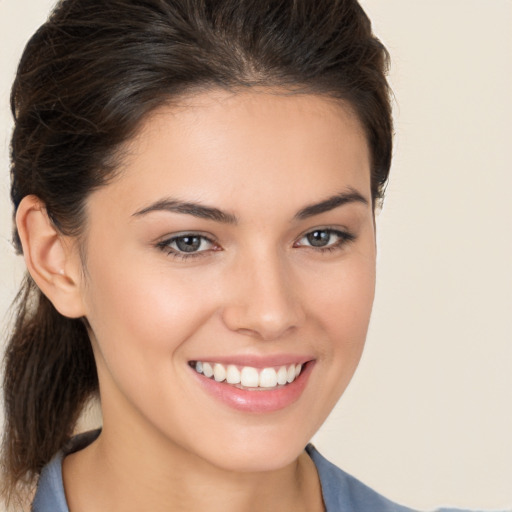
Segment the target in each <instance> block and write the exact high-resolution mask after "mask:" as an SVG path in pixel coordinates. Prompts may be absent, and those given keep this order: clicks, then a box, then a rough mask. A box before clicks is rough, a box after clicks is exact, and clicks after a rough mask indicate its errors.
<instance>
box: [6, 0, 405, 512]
mask: <svg viewBox="0 0 512 512" xmlns="http://www.w3.org/2000/svg"><path fill="white" fill-rule="evenodd" d="M386 63H387V55H386V51H385V49H384V48H383V47H382V45H381V44H380V43H379V41H378V40H377V39H376V38H375V37H374V36H373V35H372V33H371V27H370V23H369V21H368V19H367V17H366V16H365V14H364V13H363V11H362V10H361V8H360V7H359V5H358V4H357V3H356V2H353V1H339V2H332V1H326V2H318V1H316V2H291V1H290V2H285V1H276V2H251V1H234V0H231V1H229V0H225V1H215V2H205V1H186V0H183V1H177V2H171V1H168V0H165V1H164V0H148V1H147V2H140V3H139V2H137V3H135V2H133V1H128V0H112V1H109V2H105V1H104V0H101V1H100V0H97V1H96V0H87V1H85V0H68V1H63V2H61V3H60V4H58V6H57V8H56V9H55V11H54V12H53V14H52V16H51V17H50V19H49V21H48V23H46V24H45V25H43V27H41V29H40V30H39V31H38V32H37V33H36V34H35V35H34V37H33V38H32V40H31V41H30V43H29V44H28V46H27V49H26V51H25V53H24V56H23V58H22V61H21V63H20V67H19V71H18V75H17V78H16V81H15V84H14V87H13V95H12V99H13V111H14V115H15V118H16V127H15V131H14V134H13V140H12V147H13V151H12V162H13V166H12V199H13V203H14V206H15V215H16V230H15V241H16V243H17V246H18V249H19V250H20V251H22V252H23V254H24V257H25V261H26V263H27V268H28V271H29V274H30V277H29V278H27V280H26V282H25V284H24V288H23V290H22V291H21V293H20V295H19V299H18V307H19V313H18V317H17V323H16V329H15V332H14V334H13V336H12V339H11V340H10V344H9V346H8V349H7V358H6V371H5V382H4V389H5V403H6V409H7V433H6V437H5V456H4V459H5V467H6V483H7V485H6V494H7V495H13V493H14V491H15V489H16V487H17V486H19V484H20V483H21V482H23V483H28V484H29V485H30V484H31V483H34V482H35V481H36V479H37V477H38V475H39V474H41V476H40V478H39V482H38V489H37V493H36V497H35V499H34V503H33V509H34V510H36V511H47V510H52V511H55V510H59V511H67V510H70V511H72V512H73V511H78V510H84V511H88V510H91V511H92V510H141V509H148V510H154V511H158V510H169V509H171V510H199V509H204V508H206V507H207V508H208V509H210V510H216V509H219V510H220V509H222V510H231V509H232V510H292V509H293V510H299V511H300V510H304V511H306V510H307V511H320V510H327V511H334V510H356V511H359V510H360V511H363V510H364V511H366V510H396V511H401V510H403V511H405V510H408V509H405V508H404V507H400V506H398V505H394V504H392V503H391V502H389V501H388V500H386V499H385V498H382V497H381V496H379V495H378V494H376V493H374V492H373V491H371V490H370V489H368V488H367V487H365V486H364V485H363V484H360V483H359V482H357V481H356V480H354V479H353V478H351V477H349V476H348V475H346V474H344V473H343V472H341V470H338V469H337V468H335V467H333V466H331V465H330V464H329V463H328V462H327V461H326V460H325V459H323V458H322V456H321V455H320V454H319V453H318V452H316V450H315V449H314V448H313V447H311V446H308V447H307V448H306V450H305V449H304V448H305V446H306V445H307V443H308V441H309V440H310V438H311V436H312V435H313V434H314V432H316V430H317V429H318V428H319V426H320V425H321V424H322V422H323V421H324V420H325V418H326V416H327V415H328V414H329V412H330V411H331V409H332V407H333V406H334V404H335V403H336V401H337V400H338V399H339V397H340V396H341V394H342V393H343V391H344V389H345V388H346V386H347V385H348V382H349V381H350V378H351V376H352V375H353V372H354V371H355V368H356V366H357V363H358V361H359V358H360V355H361V352H362V349H363V345H364V340H365V336H366V330H367V326H368V321H369V316H370V311H371V305H372V300H373V291H374V282H375V226H374V211H375V208H376V206H377V205H378V203H379V201H380V199H381V198H382V193H383V188H384V185H385V183H386V180H387V175H388V172H389V165H390V158H391V135H392V123H391V118H390V105H389V90H388V86H387V83H386V79H385V71H386ZM97 393H99V397H100V400H101V407H102V416H103V426H102V430H101V432H99V431H97V432H93V433H89V434H86V435H85V436H81V437H75V438H72V439H71V440H70V437H71V436H72V433H73V430H74V426H75V423H76V420H77V418H78V416H79V414H80V412H81V410H82V408H83V406H84V405H85V404H86V402H87V401H88V400H89V399H90V398H91V397H93V396H95V395H96V394H97Z"/></svg>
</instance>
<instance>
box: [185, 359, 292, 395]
mask: <svg viewBox="0 0 512 512" xmlns="http://www.w3.org/2000/svg"><path fill="white" fill-rule="evenodd" d="M192 367H193V368H195V370H196V372H197V373H202V374H203V375H204V376H205V377H208V378H211V377H213V378H214V379H215V380H216V381H217V382H224V381H226V383H227V384H232V385H234V386H237V387H240V386H242V387H244V388H265V389H271V388H275V387H276V386H284V385H285V384H291V383H292V382H293V381H294V380H295V379H296V378H297V377H298V376H299V375H300V372H301V371H302V365H301V364H290V365H288V366H279V367H276V368H273V367H269V368H262V369H260V370H258V369H257V368H253V367H252V366H244V367H242V368H241V369H239V367H237V366H235V365H233V364H230V365H228V366H227V367H225V366H224V365H223V364H221V363H208V362H204V361H195V362H194V363H193V364H192Z"/></svg>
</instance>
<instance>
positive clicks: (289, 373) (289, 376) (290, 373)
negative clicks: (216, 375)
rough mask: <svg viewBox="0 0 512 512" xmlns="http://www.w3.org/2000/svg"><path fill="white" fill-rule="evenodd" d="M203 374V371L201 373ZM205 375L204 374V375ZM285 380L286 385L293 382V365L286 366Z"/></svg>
mask: <svg viewBox="0 0 512 512" xmlns="http://www.w3.org/2000/svg"><path fill="white" fill-rule="evenodd" d="M203 373H204V371H203ZM204 374H205V375H206V373H204ZM286 380H287V382H288V383H290V382H293V381H294V380H295V365H294V364H292V365H291V366H288V369H287V371H286Z"/></svg>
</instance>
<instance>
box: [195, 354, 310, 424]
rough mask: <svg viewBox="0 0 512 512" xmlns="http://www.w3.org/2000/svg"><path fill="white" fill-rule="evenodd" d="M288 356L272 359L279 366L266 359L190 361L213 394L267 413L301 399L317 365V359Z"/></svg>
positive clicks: (202, 384) (243, 407) (242, 408)
mask: <svg viewBox="0 0 512 512" xmlns="http://www.w3.org/2000/svg"><path fill="white" fill-rule="evenodd" d="M286 359H288V361H287V362H286ZM286 359H285V360H283V358H282V357H279V358H278V360H277V361H276V360H274V361H272V362H273V363H274V364H276V363H278V364H279V366H264V364H265V363H263V362H262V361H258V362H252V363H251V362H250V361H246V363H249V364H253V365H254V366H242V365H240V364H237V361H229V362H228V361H224V362H223V363H221V362H219V361H215V360H206V361H199V360H195V361H189V363H188V364H189V366H190V368H191V371H192V375H194V376H195V377H196V382H197V383H198V384H199V385H200V388H202V389H203V390H204V391H205V392H206V393H207V394H208V395H209V396H212V397H214V399H216V400H220V402H223V403H224V404H225V405H227V406H228V407H230V408H232V409H235V410H238V411H241V412H246V413H258V414H264V413H272V412H276V411H279V410H282V409H286V408H288V407H290V406H292V404H294V403H295V402H297V401H298V400H299V399H300V397H301V396H302V394H303V392H304V390H305V389H306V386H307V383H308V381H309V377H310V375H311V373H312V371H313V368H314V367H315V360H314V359H305V358H302V359H301V360H295V361H293V357H290V358H286ZM261 363H263V364H261ZM269 363H270V364H272V363H271V362H270V361H269V362H268V363H267V364H269Z"/></svg>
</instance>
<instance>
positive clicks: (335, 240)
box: [297, 229, 353, 249]
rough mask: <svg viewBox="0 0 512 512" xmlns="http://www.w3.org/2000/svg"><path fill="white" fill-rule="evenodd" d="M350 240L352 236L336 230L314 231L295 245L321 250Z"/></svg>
mask: <svg viewBox="0 0 512 512" xmlns="http://www.w3.org/2000/svg"><path fill="white" fill-rule="evenodd" d="M352 239H353V236H352V235H350V234H348V233H343V232H342V231H338V230H336V229H315V230H314V231H310V232H309V233H306V234H305V235H304V236H303V237H302V238H300V239H299V240H298V242H297V245H298V246H306V247H314V248H319V249H322V248H330V247H335V246H338V245H341V244H343V243H345V242H348V241H350V240H352Z"/></svg>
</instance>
